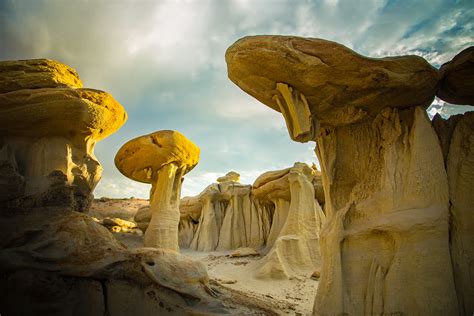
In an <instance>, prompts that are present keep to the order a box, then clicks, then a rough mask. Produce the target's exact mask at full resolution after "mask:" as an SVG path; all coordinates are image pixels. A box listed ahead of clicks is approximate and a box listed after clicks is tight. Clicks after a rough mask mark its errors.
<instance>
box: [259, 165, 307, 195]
mask: <svg viewBox="0 0 474 316" xmlns="http://www.w3.org/2000/svg"><path fill="white" fill-rule="evenodd" d="M292 172H298V173H301V174H302V175H305V176H306V177H308V179H309V180H310V181H312V180H313V177H314V174H315V171H314V170H313V169H312V168H311V167H310V166H308V165H307V164H305V163H302V162H296V163H295V164H294V166H293V167H291V168H286V169H283V170H276V171H268V172H265V173H263V174H261V175H260V176H259V177H258V178H257V179H255V182H254V184H253V190H252V193H253V195H254V196H255V197H256V198H258V199H261V200H265V199H274V198H282V199H285V200H290V198H291V194H290V183H289V182H288V177H289V175H290V173H292Z"/></svg>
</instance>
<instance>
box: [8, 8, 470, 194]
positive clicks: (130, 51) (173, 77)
mask: <svg viewBox="0 0 474 316" xmlns="http://www.w3.org/2000/svg"><path fill="white" fill-rule="evenodd" d="M252 34H287V35H298V36H307V37H321V38H326V39H329V40H334V41H338V42H341V43H343V44H344V45H347V46H349V47H351V48H354V49H356V50H357V51H358V52H360V53H363V54H366V55H369V56H386V55H399V54H417V55H421V56H423V57H424V58H426V59H428V60H429V61H430V62H431V63H434V64H441V63H443V62H445V61H448V60H449V59H451V58H452V57H453V55H454V54H456V53H457V52H459V51H460V50H461V49H462V48H464V47H466V46H469V45H473V44H474V42H473V38H474V9H473V8H472V4H471V2H470V1H456V2H455V3H452V2H449V1H442V0H420V1H415V2H413V1H401V0H400V1H393V0H365V1H337V0H326V1H309V0H301V1H292V0H277V1H249V0H225V1H224V0H214V1H211V0H200V1H191V0H175V1H171V0H163V1H131V0H130V1H98V2H92V1H64V0H37V1H33V0H31V1H14V0H5V1H3V2H2V3H1V4H0V35H1V38H2V43H1V45H0V58H2V59H20V58H40V57H48V58H53V59H58V60H60V61H62V62H64V63H67V64H69V65H71V66H73V67H75V68H76V69H77V70H78V72H79V74H80V75H81V78H82V79H83V81H84V83H85V85H86V86H88V87H93V88H97V89H103V90H106V91H109V92H111V93H112V94H113V95H114V97H115V98H116V99H117V100H118V101H119V102H121V103H122V104H123V105H124V106H125V108H126V109H127V111H128V113H129V121H128V122H127V124H126V125H125V126H124V127H123V128H122V129H121V130H120V131H119V132H118V133H116V134H114V135H112V136H111V137H109V138H108V139H105V140H103V141H102V142H101V143H99V144H98V146H97V148H96V152H97V156H98V157H99V158H100V160H101V162H102V165H103V166H104V176H103V179H102V181H101V182H100V183H99V185H98V187H97V190H96V195H97V196H101V195H105V196H132V195H133V196H136V197H147V196H148V191H149V186H148V185H143V184H139V183H136V182H133V181H131V180H128V179H126V178H123V179H122V178H121V176H120V174H119V173H118V172H117V171H116V170H115V166H114V165H113V156H114V154H115V152H117V150H118V148H119V147H120V145H121V144H123V143H124V142H125V141H127V140H128V139H130V138H132V137H136V136H138V135H140V134H144V133H149V132H152V131H155V130H160V129H176V130H180V131H182V132H183V133H184V134H185V135H187V136H188V137H189V138H190V139H193V141H194V140H195V142H196V143H197V144H198V145H199V146H200V147H201V149H202V153H201V162H200V164H199V165H198V166H197V167H196V169H195V170H193V171H192V172H191V173H190V174H188V175H187V176H186V181H185V182H184V185H183V194H192V195H194V194H197V193H199V192H200V190H202V189H203V188H204V187H205V186H207V185H208V184H209V183H211V182H214V181H215V179H216V177H217V176H220V175H223V174H225V173H226V172H228V171H229V170H232V169H234V170H236V171H238V172H240V173H241V175H242V181H243V182H247V183H251V182H253V180H254V177H256V176H257V175H258V174H260V173H262V172H265V171H268V170H275V169H280V168H285V167H288V166H290V165H292V164H293V163H294V162H295V161H303V162H306V163H311V162H313V161H315V162H316V158H315V155H314V153H313V152H312V151H310V150H308V145H301V144H297V143H293V142H292V141H291V140H290V139H289V137H288V134H287V132H286V127H285V122H284V119H283V117H282V116H281V115H280V114H279V113H277V112H275V111H273V110H271V109H269V108H268V107H266V106H265V105H263V104H260V103H259V102H258V101H257V100H255V99H254V98H252V97H250V96H249V95H247V94H245V93H244V92H242V91H241V90H240V89H239V88H237V87H236V86H235V85H233V84H232V83H231V82H230V81H229V80H228V79H227V78H226V64H225V60H224V53H225V50H226V48H227V47H228V46H229V45H231V44H232V43H233V42H234V41H235V40H237V39H238V38H240V37H242V36H245V35H252ZM465 110H466V107H462V106H461V107H460V106H452V105H444V104H441V103H439V104H437V105H434V106H433V107H431V108H430V109H429V111H430V114H434V113H435V112H440V113H442V114H444V115H449V114H452V113H456V111H458V112H459V111H465ZM311 147H312V146H311Z"/></svg>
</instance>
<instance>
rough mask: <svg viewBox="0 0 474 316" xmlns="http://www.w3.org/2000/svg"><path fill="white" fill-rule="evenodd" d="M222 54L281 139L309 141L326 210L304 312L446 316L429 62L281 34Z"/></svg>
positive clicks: (446, 251) (445, 199) (444, 216)
mask: <svg viewBox="0 0 474 316" xmlns="http://www.w3.org/2000/svg"><path fill="white" fill-rule="evenodd" d="M226 61H227V65H228V72H229V78H230V79H231V80H232V81H233V82H234V83H236V84H237V85H238V86H239V87H241V88H242V89H243V90H244V91H246V92H247V93H249V94H250V95H252V96H254V97H255V98H257V99H258V100H260V101H261V102H263V103H264V104H266V105H267V106H269V107H271V108H273V109H275V110H277V111H280V112H281V113H282V114H283V116H284V118H285V121H286V123H287V127H288V132H289V134H290V136H291V138H292V139H293V140H296V141H300V142H305V141H309V140H315V141H316V154H317V156H318V159H319V161H320V164H321V174H322V184H323V187H324V194H325V213H326V216H327V220H326V223H325V224H324V226H323V228H322V231H321V234H320V242H321V256H322V270H321V281H320V284H319V288H318V293H317V295H316V299H315V306H314V314H317V315H339V314H345V313H347V314H351V315H352V314H353V315H373V314H430V315H448V314H449V315H455V314H457V313H458V307H459V305H458V302H457V298H459V296H464V295H465V294H464V293H463V292H465V290H462V292H459V290H458V292H457V293H456V290H455V282H454V281H455V276H453V269H452V264H451V256H450V250H451V253H452V252H453V244H451V245H450V243H449V240H450V239H449V236H450V231H449V227H450V226H449V200H450V197H449V190H451V191H452V189H450V188H449V189H448V177H447V174H446V170H445V168H444V162H443V151H442V150H441V147H440V145H439V142H438V138H437V136H436V133H435V131H434V129H433V128H432V127H431V124H430V122H429V119H428V117H427V115H426V113H425V111H424V110H425V109H426V108H427V107H428V106H429V105H430V104H431V102H432V100H433V99H434V96H435V92H436V91H437V89H438V87H437V84H438V80H439V78H440V76H439V74H438V72H437V70H436V69H434V68H433V67H431V66H430V65H429V64H428V63H427V62H426V61H425V60H424V59H423V58H420V57H417V56H402V57H387V58H380V59H374V58H366V57H364V56H361V55H359V54H357V53H355V52H353V51H351V50H350V49H348V48H347V47H344V46H342V45H340V44H337V43H334V42H330V41H326V40H322V39H304V38H297V37H285V36H254V37H246V38H243V39H241V40H239V41H237V42H236V43H235V44H233V45H232V46H231V47H229V49H228V50H227V53H226ZM467 152H468V151H464V154H466V153H467ZM466 155H468V154H466ZM448 156H449V155H448ZM448 160H449V158H448ZM448 165H449V164H448ZM448 174H449V167H448ZM450 185H451V184H450ZM462 194H463V195H464V193H462ZM452 198H453V197H451V199H452ZM460 231H461V230H460ZM452 232H453V230H451V233H452ZM457 234H460V235H462V233H460V232H459V233H457ZM463 253H468V252H465V251H463ZM464 271H466V270H465V269H464ZM468 282H470V281H468ZM457 283H458V282H456V288H458V289H459V286H458V284H457ZM470 283H472V282H470Z"/></svg>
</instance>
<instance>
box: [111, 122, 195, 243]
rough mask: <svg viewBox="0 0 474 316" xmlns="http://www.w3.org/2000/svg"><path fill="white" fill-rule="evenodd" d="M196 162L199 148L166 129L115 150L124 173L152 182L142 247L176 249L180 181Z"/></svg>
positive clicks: (118, 165) (120, 169)
mask: <svg viewBox="0 0 474 316" xmlns="http://www.w3.org/2000/svg"><path fill="white" fill-rule="evenodd" d="M198 161H199V148H198V147H197V146H196V145H194V144H193V143H192V142H191V141H190V140H188V139H187V138H186V137H184V136H183V135H182V134H181V133H179V132H175V131H169V130H164V131H158V132H155V133H152V134H148V135H144V136H140V137H137V138H135V139H132V140H130V141H128V142H127V143H125V144H124V145H123V146H122V147H121V148H120V149H119V151H118V152H117V154H116V156H115V165H116V166H117V169H118V170H119V171H120V172H121V173H122V174H123V175H125V176H126V177H128V178H130V179H133V180H135V181H140V182H144V183H150V184H151V185H152V188H151V191H150V211H151V221H150V223H149V225H148V228H147V230H146V232H145V247H155V248H164V249H171V250H176V251H178V250H179V244H178V227H179V219H180V213H179V200H180V195H181V181H182V178H183V176H184V175H185V174H186V173H187V172H189V171H190V170H191V169H193V168H194V166H196V164H197V163H198Z"/></svg>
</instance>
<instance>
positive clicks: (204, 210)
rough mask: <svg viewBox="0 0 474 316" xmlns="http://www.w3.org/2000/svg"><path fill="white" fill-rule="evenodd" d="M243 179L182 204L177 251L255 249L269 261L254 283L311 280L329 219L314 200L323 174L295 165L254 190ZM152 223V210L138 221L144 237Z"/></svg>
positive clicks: (261, 180) (232, 178)
mask: <svg viewBox="0 0 474 316" xmlns="http://www.w3.org/2000/svg"><path fill="white" fill-rule="evenodd" d="M239 178H240V175H239V174H238V173H236V172H229V173H228V174H227V175H226V176H223V177H219V178H218V179H217V181H218V182H219V183H213V184H211V185H209V186H208V187H207V188H206V189H204V191H203V192H201V193H200V194H199V195H197V196H194V197H185V198H183V199H181V204H180V212H181V218H180V223H179V246H180V247H181V248H190V249H193V250H197V251H214V250H234V249H238V248H251V249H257V250H259V251H260V253H261V254H263V255H265V254H267V253H268V255H267V256H265V257H264V258H263V259H262V261H261V263H260V264H259V266H258V267H257V271H256V273H255V275H256V277H258V278H272V279H282V278H283V279H284V278H293V277H296V276H306V277H310V276H311V274H312V273H313V272H314V271H315V269H319V268H320V265H321V263H320V261H321V260H320V251H319V232H320V229H321V225H322V223H323V221H324V218H325V215H324V213H323V211H322V209H321V207H320V205H319V203H318V200H317V199H316V195H317V194H315V190H316V189H315V188H318V187H319V183H320V173H319V172H318V171H317V170H316V169H315V167H309V166H308V165H306V164H304V163H295V165H294V166H293V167H291V168H287V169H284V170H278V171H270V172H266V173H264V174H262V175H261V176H260V177H258V178H257V180H256V181H255V183H254V184H253V186H251V185H245V184H240V183H238V179H239ZM318 179H319V180H318ZM323 201H324V199H323ZM150 218H151V212H150V209H149V208H148V207H143V208H141V209H140V210H139V211H138V212H137V214H136V215H135V221H136V222H137V223H138V225H139V227H140V228H141V229H142V230H143V231H146V229H147V225H148V222H149V221H150Z"/></svg>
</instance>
